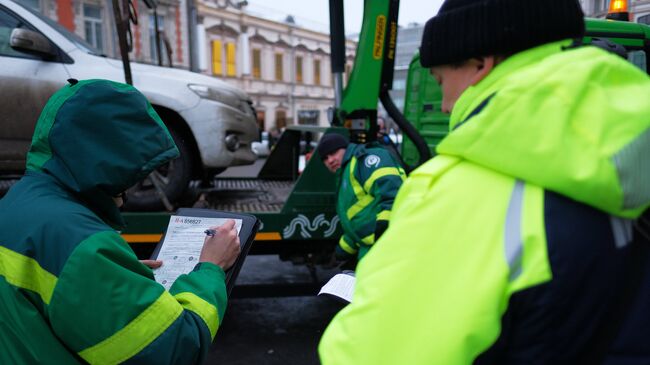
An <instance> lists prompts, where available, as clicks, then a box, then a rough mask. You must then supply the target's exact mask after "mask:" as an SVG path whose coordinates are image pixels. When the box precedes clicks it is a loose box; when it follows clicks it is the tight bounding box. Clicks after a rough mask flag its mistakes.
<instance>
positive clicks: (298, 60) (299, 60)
mask: <svg viewBox="0 0 650 365" xmlns="http://www.w3.org/2000/svg"><path fill="white" fill-rule="evenodd" d="M296 82H297V83H299V84H302V57H300V56H298V57H296Z"/></svg>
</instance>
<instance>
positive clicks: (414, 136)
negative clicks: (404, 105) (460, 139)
mask: <svg viewBox="0 0 650 365" xmlns="http://www.w3.org/2000/svg"><path fill="white" fill-rule="evenodd" d="M379 100H381V104H382V105H383V106H384V108H385V109H386V112H387V113H388V115H389V116H390V117H391V118H393V120H394V121H395V123H397V125H398V126H399V127H400V129H401V130H402V132H403V133H404V134H406V136H407V137H408V138H409V139H410V140H411V141H412V142H413V144H414V145H415V148H416V149H417V151H418V154H419V155H420V159H419V160H418V163H417V165H415V166H410V165H408V168H409V169H410V170H411V171H412V170H414V169H415V168H416V167H418V166H420V165H422V164H423V163H425V162H426V161H427V160H428V159H430V158H431V152H430V151H429V146H427V142H426V141H425V140H424V138H422V136H421V135H420V134H419V133H418V131H417V130H416V129H415V128H414V127H413V125H412V124H411V123H409V121H408V120H406V118H404V115H402V113H401V112H400V111H399V109H397V107H396V106H395V103H393V99H391V97H390V94H389V93H388V89H382V91H381V92H380V93H379ZM409 172H410V171H409Z"/></svg>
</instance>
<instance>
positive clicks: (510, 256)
mask: <svg viewBox="0 0 650 365" xmlns="http://www.w3.org/2000/svg"><path fill="white" fill-rule="evenodd" d="M523 200H524V182H523V181H521V180H517V181H516V182H515V187H514V189H513V191H512V195H511V196H510V202H509V203H508V212H507V214H506V225H505V231H504V246H505V255H506V262H507V263H508V266H509V267H510V277H509V279H510V281H513V280H515V279H516V278H517V277H518V276H519V275H520V274H521V260H522V254H523V242H522V241H521V214H522V206H523Z"/></svg>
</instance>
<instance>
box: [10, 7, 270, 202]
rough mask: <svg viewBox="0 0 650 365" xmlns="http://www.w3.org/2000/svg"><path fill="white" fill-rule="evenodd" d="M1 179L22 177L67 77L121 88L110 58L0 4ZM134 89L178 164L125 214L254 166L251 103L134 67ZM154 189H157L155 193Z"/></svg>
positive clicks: (198, 81) (226, 88) (231, 92)
mask: <svg viewBox="0 0 650 365" xmlns="http://www.w3.org/2000/svg"><path fill="white" fill-rule="evenodd" d="M0 65H1V66H2V67H0V110H2V113H0V175H8V174H21V173H22V172H23V171H24V166H25V156H26V153H27V150H28V148H29V145H30V142H31V137H32V133H33V131H34V126H35V124H36V121H37V119H38V117H39V114H40V111H41V109H42V108H43V106H44V105H45V103H46V102H47V100H48V99H49V97H50V96H51V95H52V94H53V93H54V92H55V91H56V90H58V89H59V88H61V87H62V86H63V85H65V84H66V80H67V79H69V78H75V79H91V78H101V79H109V80H115V81H120V82H124V73H123V68H122V62H121V61H120V60H117V59H111V58H109V57H107V56H105V55H102V54H101V52H100V51H99V50H97V49H95V48H94V47H93V46H91V45H90V44H88V43H86V42H85V41H84V40H83V39H81V38H80V37H78V36H77V35H76V34H74V33H71V32H69V31H68V30H67V29H65V28H64V27H63V26H61V25H60V24H58V23H57V22H55V21H53V20H51V19H49V18H47V17H45V16H43V15H42V14H40V13H39V12H37V11H35V10H32V9H30V8H28V7H23V6H21V5H19V4H17V3H15V2H13V1H11V0H0ZM131 68H132V73H133V85H134V86H135V87H136V88H138V89H139V90H140V91H141V92H142V93H143V94H144V95H145V96H146V97H147V98H148V99H149V101H150V102H151V104H152V105H153V107H154V109H155V110H156V111H157V112H158V114H159V115H160V116H161V118H162V120H163V121H164V122H165V124H166V125H167V127H168V128H169V130H170V132H171V135H172V137H173V138H174V141H175V142H176V144H177V145H178V148H179V150H180V152H181V157H180V158H178V159H176V160H174V161H172V162H171V163H169V164H167V165H166V166H164V167H162V168H160V169H158V170H157V171H155V172H154V173H152V175H150V177H149V178H148V179H147V180H145V182H143V183H142V184H139V185H138V186H136V187H134V188H132V189H131V190H130V194H129V202H128V205H127V208H130V209H133V210H155V209H161V208H163V207H164V206H163V202H162V199H161V197H160V190H162V191H163V192H164V195H165V196H166V197H167V199H168V200H169V201H170V202H172V203H173V202H175V201H176V200H177V199H179V198H180V197H181V196H182V194H183V193H184V191H185V190H186V189H187V186H188V183H189V181H190V180H193V179H206V180H209V179H210V178H211V177H212V176H214V174H216V173H218V172H221V171H223V170H224V169H226V168H227V167H229V166H234V165H244V164H250V163H253V162H254V161H255V159H256V155H255V154H254V153H253V152H252V150H251V143H252V142H253V141H254V140H256V139H257V135H258V132H257V125H256V121H255V113H254V111H253V108H252V103H251V99H250V98H249V96H248V95H246V94H245V93H244V92H242V91H240V90H238V89H236V88H234V87H232V86H230V85H228V84H226V83H225V82H222V81H220V80H218V79H216V78H213V77H210V76H207V75H202V74H198V73H193V72H189V71H186V70H180V69H172V68H164V67H159V66H153V65H146V64H138V63H132V65H131ZM154 182H157V183H158V184H157V185H158V187H159V188H161V189H157V188H156V186H154V184H153V183H154Z"/></svg>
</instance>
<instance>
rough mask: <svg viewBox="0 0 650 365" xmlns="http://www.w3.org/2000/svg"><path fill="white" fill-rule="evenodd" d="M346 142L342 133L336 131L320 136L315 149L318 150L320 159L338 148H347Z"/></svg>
mask: <svg viewBox="0 0 650 365" xmlns="http://www.w3.org/2000/svg"><path fill="white" fill-rule="evenodd" d="M348 144H349V142H348V139H347V138H345V137H343V136H342V135H340V134H338V133H329V134H326V135H324V136H323V137H321V139H320V142H318V146H317V147H316V151H318V155H319V156H320V158H321V159H325V158H326V157H327V155H329V154H330V153H332V152H335V151H336V150H338V149H339V148H347V147H348Z"/></svg>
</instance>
